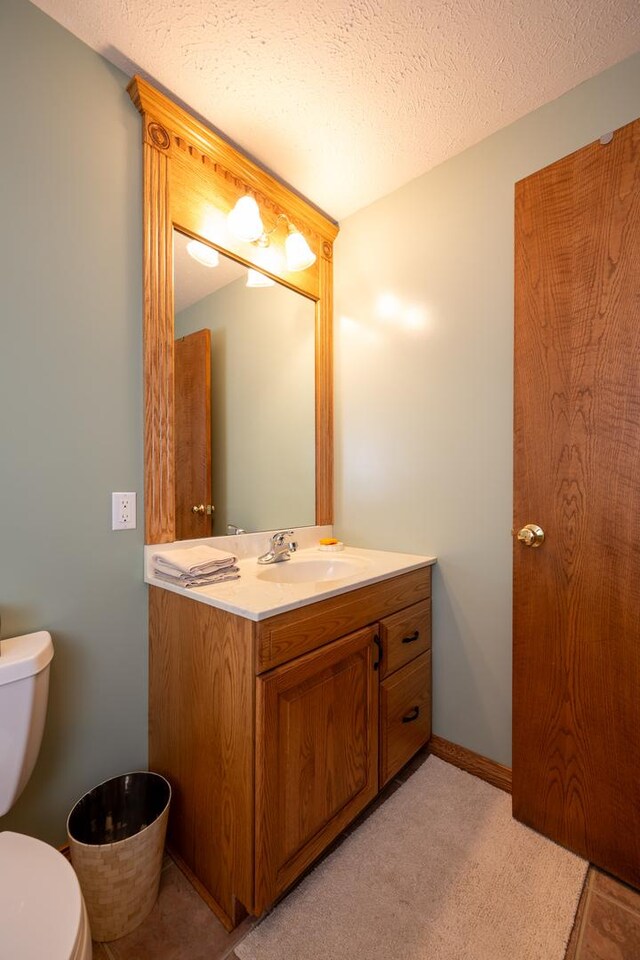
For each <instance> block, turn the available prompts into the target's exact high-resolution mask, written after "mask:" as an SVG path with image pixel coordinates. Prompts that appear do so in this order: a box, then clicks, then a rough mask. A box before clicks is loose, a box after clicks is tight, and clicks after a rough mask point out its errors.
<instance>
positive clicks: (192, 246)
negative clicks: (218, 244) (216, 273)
mask: <svg viewBox="0 0 640 960" xmlns="http://www.w3.org/2000/svg"><path fill="white" fill-rule="evenodd" d="M187 253H188V254H189V256H190V257H193V259H194V260H197V261H198V263H201V264H202V266H203V267H217V266H218V264H219V263H220V256H219V254H218V251H217V250H214V249H213V247H208V246H207V244H206V243H201V242H200V241H199V240H189V243H188V244H187Z"/></svg>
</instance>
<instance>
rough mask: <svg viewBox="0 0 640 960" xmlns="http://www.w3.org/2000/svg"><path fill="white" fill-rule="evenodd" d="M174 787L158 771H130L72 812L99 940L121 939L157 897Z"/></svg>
mask: <svg viewBox="0 0 640 960" xmlns="http://www.w3.org/2000/svg"><path fill="white" fill-rule="evenodd" d="M170 800H171V786H170V785H169V783H168V781H167V780H165V778H164V777H162V776H160V774H158V773H148V772H140V773H127V774H124V775H123V776H121V777H113V778H112V779H111V780H106V781H105V782H104V783H101V784H99V786H97V787H94V789H93V790H90V791H89V793H86V794H85V795H84V797H82V798H81V799H80V800H78V802H77V803H76V805H75V806H74V808H73V810H72V811H71V813H70V814H69V819H68V820H67V834H68V836H69V849H70V852H71V862H72V864H73V867H74V870H75V871H76V873H77V875H78V879H79V881H80V887H81V888H82V893H83V896H84V900H85V903H86V905H87V912H88V914H89V923H90V925H91V935H92V937H93V939H94V940H100V941H106V940H117V939H118V938H119V937H124V936H125V934H127V933H129V932H130V931H131V930H133V929H135V927H137V926H138V924H140V923H142V921H143V920H144V918H145V917H146V916H147V915H148V914H149V912H150V911H151V908H152V907H153V905H154V903H155V902H156V899H157V896H158V887H159V885H160V873H161V870H162V856H163V851H164V840H165V834H166V831H167V819H168V816H169V802H170Z"/></svg>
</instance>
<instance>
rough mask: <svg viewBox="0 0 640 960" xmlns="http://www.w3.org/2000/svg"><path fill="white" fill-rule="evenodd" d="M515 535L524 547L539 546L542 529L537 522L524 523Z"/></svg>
mask: <svg viewBox="0 0 640 960" xmlns="http://www.w3.org/2000/svg"><path fill="white" fill-rule="evenodd" d="M517 537H518V540H519V541H520V543H524V545H525V547H539V546H540V544H541V543H542V542H543V541H544V530H543V529H542V527H539V526H538V524H537V523H526V524H525V525H524V527H523V528H522V530H518V533H517Z"/></svg>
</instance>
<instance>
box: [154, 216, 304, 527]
mask: <svg viewBox="0 0 640 960" xmlns="http://www.w3.org/2000/svg"><path fill="white" fill-rule="evenodd" d="M173 237H174V270H175V277H174V289H175V358H174V374H175V457H176V539H177V540H187V539H191V538H195V537H209V536H224V535H225V534H227V533H228V532H233V530H232V529H228V528H229V527H230V526H233V527H239V528H240V529H242V530H244V531H247V532H254V531H258V530H270V529H276V528H284V527H298V526H309V525H312V524H314V523H315V356H314V350H315V306H316V305H315V301H313V300H310V299H308V298H307V297H304V296H302V295H301V294H299V293H295V292H294V291H292V290H290V289H289V288H288V287H285V286H282V285H281V284H278V283H274V282H272V281H270V282H269V285H267V286H265V285H264V283H265V282H266V281H269V278H267V277H265V275H264V274H260V273H258V272H257V271H251V276H250V277H249V275H248V274H249V272H248V270H247V268H246V267H244V266H242V265H241V264H240V263H238V262H237V261H235V260H232V259H231V258H230V257H226V256H224V255H223V254H218V253H217V251H215V250H213V249H212V248H211V247H208V246H206V245H204V244H200V243H199V242H198V241H195V243H196V244H197V246H196V247H195V248H194V247H193V246H192V247H191V251H190V252H189V251H187V247H188V245H189V244H193V243H194V241H192V240H191V239H190V238H189V237H186V236H184V235H183V234H181V233H179V232H178V231H177V230H174V233H173ZM211 254H213V256H211ZM216 259H217V260H218V263H217V265H215V261H216ZM207 260H210V261H213V262H214V265H211V263H206V262H202V261H207ZM248 279H249V282H250V283H253V284H255V285H254V286H247V281H248ZM258 284H260V285H258Z"/></svg>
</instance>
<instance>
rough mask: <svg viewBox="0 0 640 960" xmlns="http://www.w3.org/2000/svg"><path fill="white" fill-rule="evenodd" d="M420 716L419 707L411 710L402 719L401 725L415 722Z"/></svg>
mask: <svg viewBox="0 0 640 960" xmlns="http://www.w3.org/2000/svg"><path fill="white" fill-rule="evenodd" d="M419 716H420V707H414V708H413V710H410V711H409V713H408V714H407V715H406V716H404V717H403V718H402V722H403V723H413V721H414V720H417V719H418V717H419Z"/></svg>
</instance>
